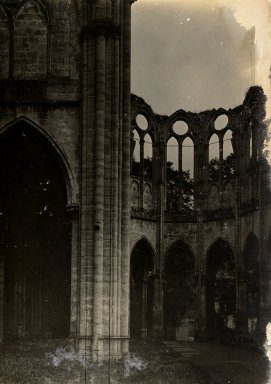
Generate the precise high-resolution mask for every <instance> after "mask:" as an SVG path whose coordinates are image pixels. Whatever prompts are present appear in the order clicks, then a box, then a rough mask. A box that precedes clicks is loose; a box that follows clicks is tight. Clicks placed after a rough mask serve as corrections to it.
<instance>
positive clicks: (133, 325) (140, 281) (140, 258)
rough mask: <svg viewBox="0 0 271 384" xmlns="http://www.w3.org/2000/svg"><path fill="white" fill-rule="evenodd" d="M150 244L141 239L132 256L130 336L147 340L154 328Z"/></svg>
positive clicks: (152, 258) (152, 267)
mask: <svg viewBox="0 0 271 384" xmlns="http://www.w3.org/2000/svg"><path fill="white" fill-rule="evenodd" d="M153 260H154V254H153V250H152V248H151V246H150V244H149V243H148V242H147V240H145V239H141V240H139V241H138V243H137V244H136V245H135V246H134V248H133V251H132V254H131V278H130V336H131V337H133V338H147V337H150V336H151V335H152V328H153V324H152V323H153V270H154V265H153Z"/></svg>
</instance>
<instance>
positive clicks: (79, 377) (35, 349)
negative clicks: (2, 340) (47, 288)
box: [0, 341, 210, 384]
mask: <svg viewBox="0 0 271 384" xmlns="http://www.w3.org/2000/svg"><path fill="white" fill-rule="evenodd" d="M109 372H110V374H109ZM209 382H210V381H209V380H208V378H207V377H206V375H204V374H203V373H202V372H201V371H200V370H199V368H196V367H194V366H193V365H191V364H190V363H188V362H186V361H184V360H183V359H182V358H181V357H180V355H178V354H176V353H175V352H173V351H169V350H167V348H166V347H165V346H164V345H162V344H160V343H145V342H143V341H141V342H133V343H131V352H130V356H129V358H127V359H125V360H123V361H121V362H118V363H113V362H112V363H111V366H110V370H109V366H108V363H106V364H101V365H97V364H91V363H89V364H85V363H84V361H83V360H82V359H80V357H79V356H78V355H76V354H75V353H74V351H73V350H72V349H71V348H70V347H69V346H67V345H65V344H63V343H62V344H61V343H59V342H58V343H56V342H50V343H37V342H28V343H23V344H18V343H17V344H13V345H3V346H1V347H0V383H1V384H15V383H16V384H62V383H63V384H64V383H65V384H76V383H78V384H79V383H80V384H85V383H89V384H106V383H112V384H113V383H115V384H117V383H124V384H125V383H127V384H129V383H140V384H143V383H144V384H152V383H153V384H154V383H155V384H175V383H176V384H177V383H181V384H208V383H209Z"/></svg>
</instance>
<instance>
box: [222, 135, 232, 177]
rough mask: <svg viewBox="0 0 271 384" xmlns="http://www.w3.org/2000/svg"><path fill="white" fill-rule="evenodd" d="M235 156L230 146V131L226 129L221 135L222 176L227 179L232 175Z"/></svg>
mask: <svg viewBox="0 0 271 384" xmlns="http://www.w3.org/2000/svg"><path fill="white" fill-rule="evenodd" d="M234 167H235V158H234V153H233V147H232V131H231V130H228V131H227V132H226V133H225V135H224V137H223V164H222V174H223V178H225V179H228V178H231V177H232V176H233V175H234Z"/></svg>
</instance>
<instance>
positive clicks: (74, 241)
mask: <svg viewBox="0 0 271 384" xmlns="http://www.w3.org/2000/svg"><path fill="white" fill-rule="evenodd" d="M66 210H67V215H68V221H69V222H70V224H71V315H70V336H71V337H74V336H76V334H77V326H78V324H77V321H78V318H77V316H78V295H79V290H78V282H79V279H78V277H79V276H78V273H79V268H78V267H79V264H78V263H79V260H78V236H79V221H78V218H79V217H78V214H79V207H78V205H76V204H73V205H68V206H67V208H66Z"/></svg>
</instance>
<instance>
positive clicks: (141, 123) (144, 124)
mask: <svg viewBox="0 0 271 384" xmlns="http://www.w3.org/2000/svg"><path fill="white" fill-rule="evenodd" d="M136 124H137V126H138V128H140V129H142V131H146V130H147V129H148V128H149V123H148V120H147V118H146V117H145V116H144V115H141V114H138V115H137V116H136Z"/></svg>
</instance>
